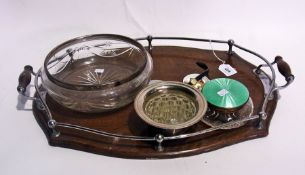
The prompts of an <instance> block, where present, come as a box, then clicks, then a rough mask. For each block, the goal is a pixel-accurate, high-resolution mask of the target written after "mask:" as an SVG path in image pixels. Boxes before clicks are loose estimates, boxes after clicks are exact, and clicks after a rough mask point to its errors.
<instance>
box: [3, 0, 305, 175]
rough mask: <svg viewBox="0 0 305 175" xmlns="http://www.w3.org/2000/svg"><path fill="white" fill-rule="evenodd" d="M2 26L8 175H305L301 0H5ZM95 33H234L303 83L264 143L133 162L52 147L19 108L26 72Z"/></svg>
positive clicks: (282, 106)
mask: <svg viewBox="0 0 305 175" xmlns="http://www.w3.org/2000/svg"><path fill="white" fill-rule="evenodd" d="M0 22H1V24H0V61H1V63H0V76H1V78H0V79H1V90H0V97H1V101H0V113H1V115H0V118H1V122H0V140H1V142H0V174H2V175H7V174H45V175H47V174H52V175H54V174H75V175H77V174H127V173H128V174H141V175H142V174H146V175H149V174H218V175H221V174H305V136H304V134H305V127H304V126H305V115H304V113H303V111H304V97H305V96H304V87H305V86H304V80H305V79H304V77H305V76H304V70H303V68H304V64H305V62H304V59H305V57H304V51H305V47H304V45H305V44H304V42H305V2H304V1H302V0H299V1H296V0H289V1H283V0H271V1H263V0H256V1H254V0H253V1H248V0H233V1H230V2H229V1H216V0H215V1H207V0H202V1H199V0H198V1H191V0H184V1H178V0H171V1H165V0H163V1H162V0H158V1H157V0H150V1H144V0H142V1H141V0H133V1H132V0H125V1H124V0H107V1H106V0H99V1H98V0H97V1H93V0H87V1H80V0H71V1H59V0H58V1H40V0H37V1H30V0H28V1H26V0H7V1H6V0H0ZM92 33H117V34H122V35H126V36H129V37H142V36H146V35H148V34H152V35H154V36H188V37H199V38H213V39H223V40H227V39H230V38H233V39H234V40H235V42H236V43H239V44H241V45H243V46H245V47H247V48H250V49H252V50H254V51H257V52H258V53H260V54H261V55H263V56H265V57H266V58H268V59H269V60H270V61H272V60H273V58H274V56H276V55H277V54H280V55H282V56H283V57H284V58H285V59H286V61H287V62H288V63H289V64H290V66H291V68H292V71H293V73H294V74H295V75H296V80H295V82H294V83H293V84H292V85H291V86H290V87H288V88H287V89H284V90H283V91H281V96H282V98H281V99H280V100H279V102H278V106H277V108H276V111H275V114H274V117H273V119H272V122H271V126H270V134H269V136H268V137H265V138H262V139H257V140H251V141H247V142H243V143H240V144H237V145H233V146H230V147H226V148H223V149H220V150H217V151H213V152H210V153H204V154H201V155H197V156H192V157H186V158H177V159H169V160H126V159H120V158H111V157H106V156H101V155H95V154H91V153H86V152H81V151H75V150H70V149H64V148H56V147H51V146H49V145H48V144H47V140H46V138H45V136H44V134H43V132H42V130H41V129H40V128H39V126H38V125H37V123H36V121H35V119H34V117H33V115H32V112H31V111H20V110H17V109H16V105H17V103H18V95H17V92H16V86H17V78H18V75H19V73H20V72H21V71H22V69H23V66H24V65H26V64H31V65H32V66H33V67H34V69H35V70H37V69H38V68H39V67H40V66H41V65H42V64H43V60H44V57H45V56H46V55H47V53H48V52H49V51H50V50H51V49H52V48H54V47H55V46H56V45H58V44H60V43H62V42H64V41H66V40H68V39H71V38H74V37H76V36H81V35H86V34H92ZM177 44H178V43H177ZM215 48H216V49H217V48H218V46H215ZM254 62H255V61H254ZM277 75H278V76H277V77H278V80H277V82H278V83H279V84H281V83H284V79H283V78H282V77H281V76H280V75H279V74H277ZM26 107H29V108H30V107H31V105H30V104H27V105H26Z"/></svg>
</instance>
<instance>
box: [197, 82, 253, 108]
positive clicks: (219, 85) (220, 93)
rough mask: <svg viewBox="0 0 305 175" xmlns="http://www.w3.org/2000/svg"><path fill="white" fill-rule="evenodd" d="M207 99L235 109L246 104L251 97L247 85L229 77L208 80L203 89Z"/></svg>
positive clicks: (211, 102)
mask: <svg viewBox="0 0 305 175" xmlns="http://www.w3.org/2000/svg"><path fill="white" fill-rule="evenodd" d="M201 92H202V94H203V96H204V97H205V98H206V100H207V101H208V102H209V103H210V104H212V105H214V106H216V107H219V108H223V109H234V108H238V107H240V106H242V105H244V104H245V103H246V102H247V101H248V99H249V91H248V89H247V87H246V86H245V85H244V84H242V83H241V82H239V81H236V80H233V79H229V78H216V79H213V80H210V81H208V82H207V83H206V84H205V85H204V87H203V88H202V90H201Z"/></svg>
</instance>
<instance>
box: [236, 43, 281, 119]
mask: <svg viewBox="0 0 305 175" xmlns="http://www.w3.org/2000/svg"><path fill="white" fill-rule="evenodd" d="M233 45H234V46H235V47H237V48H239V49H241V50H243V51H246V52H249V53H251V54H252V55H255V56H257V57H259V58H260V59H262V60H263V61H264V62H266V64H267V65H268V67H269V68H270V70H271V74H272V75H271V85H270V86H271V88H270V90H269V92H268V93H267V96H266V97H265V99H264V102H263V106H262V107H261V112H260V113H261V114H266V112H265V111H266V107H267V104H268V101H269V100H268V99H269V97H270V95H271V94H272V92H273V89H274V88H275V78H276V77H275V71H274V69H273V67H272V64H271V63H270V62H269V61H268V60H267V59H266V58H264V57H263V56H261V55H259V54H257V53H255V52H253V51H251V50H249V49H246V48H244V47H242V46H239V45H237V44H233Z"/></svg>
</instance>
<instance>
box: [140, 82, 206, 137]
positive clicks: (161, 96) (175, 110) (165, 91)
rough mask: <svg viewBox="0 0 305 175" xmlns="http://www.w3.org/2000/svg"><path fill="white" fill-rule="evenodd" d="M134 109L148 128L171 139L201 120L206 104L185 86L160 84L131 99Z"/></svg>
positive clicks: (195, 92)
mask: <svg viewBox="0 0 305 175" xmlns="http://www.w3.org/2000/svg"><path fill="white" fill-rule="evenodd" d="M134 108H135V110H136V112H137V114H138V116H139V117H140V118H141V119H142V120H143V121H144V122H146V123H147V124H148V125H150V126H153V127H155V128H159V129H161V130H162V131H165V132H163V133H166V134H170V135H175V134H177V133H181V132H182V131H185V129H187V128H189V127H190V126H192V125H194V124H196V123H197V122H199V121H200V119H202V117H203V116H204V114H205V112H206V110H207V102H206V100H205V98H204V97H203V96H202V95H201V93H200V92H199V91H197V90H195V89H193V88H192V87H191V86H189V85H186V84H183V83H180V82H173V81H163V82H158V83H154V84H151V85H149V86H147V87H146V88H144V89H142V90H141V91H140V92H139V93H138V95H137V96H136V98H135V102H134Z"/></svg>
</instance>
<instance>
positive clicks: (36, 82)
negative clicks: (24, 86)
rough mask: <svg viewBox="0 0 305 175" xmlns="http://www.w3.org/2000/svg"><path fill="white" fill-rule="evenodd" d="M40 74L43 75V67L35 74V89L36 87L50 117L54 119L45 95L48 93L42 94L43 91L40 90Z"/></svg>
mask: <svg viewBox="0 0 305 175" xmlns="http://www.w3.org/2000/svg"><path fill="white" fill-rule="evenodd" d="M40 75H41V68H40V69H39V70H38V72H37V73H36V75H35V79H34V84H35V89H36V92H37V94H38V98H39V100H40V102H41V103H42V105H43V107H44V109H45V111H46V114H47V117H48V119H49V120H52V119H53V117H52V114H51V112H50V109H49V107H48V105H47V103H46V101H45V95H46V94H42V93H41V91H40V90H39V86H38V77H40Z"/></svg>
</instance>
